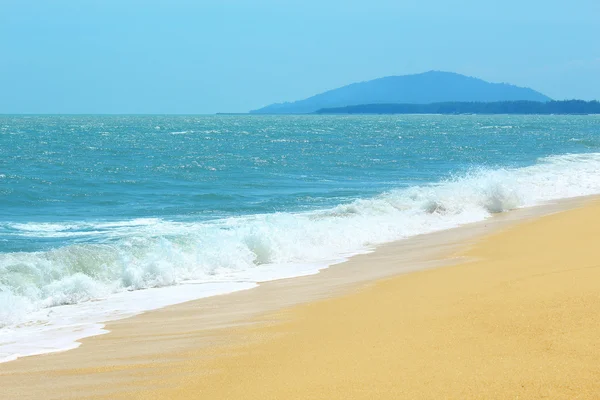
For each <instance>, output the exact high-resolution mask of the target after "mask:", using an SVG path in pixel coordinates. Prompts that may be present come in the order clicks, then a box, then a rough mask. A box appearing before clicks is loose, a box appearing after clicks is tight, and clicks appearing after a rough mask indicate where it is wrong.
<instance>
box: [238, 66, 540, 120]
mask: <svg viewBox="0 0 600 400" xmlns="http://www.w3.org/2000/svg"><path fill="white" fill-rule="evenodd" d="M518 100H527V101H539V102H546V101H550V100H552V99H550V98H549V97H548V96H545V95H543V94H542V93H539V92H536V91H535V90H533V89H529V88H523V87H518V86H514V85H509V84H506V83H490V82H486V81H484V80H481V79H477V78H471V77H468V76H465V75H460V74H456V73H453V72H440V71H429V72H425V73H422V74H416V75H403V76H388V77H386V78H379V79H375V80H372V81H367V82H360V83H353V84H351V85H348V86H344V87H341V88H338V89H333V90H329V91H327V92H324V93H321V94H317V95H316V96H312V97H309V98H308V99H305V100H299V101H295V102H293V103H277V104H272V105H270V106H267V107H264V108H261V109H258V110H254V111H250V113H253V114H306V113H312V112H315V111H317V110H320V109H324V108H340V107H347V106H354V105H361V104H429V103H446V102H496V101H518Z"/></svg>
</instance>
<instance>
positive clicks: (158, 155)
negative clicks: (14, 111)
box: [0, 115, 600, 358]
mask: <svg viewBox="0 0 600 400" xmlns="http://www.w3.org/2000/svg"><path fill="white" fill-rule="evenodd" d="M599 170H600V118H599V117H597V116H437V115H431V116H428V115H422V116H406V115H404V116H0V205H1V207H0V327H5V329H11V332H12V334H14V335H17V336H18V326H19V324H23V323H25V322H28V321H29V322H30V321H31V318H33V317H32V316H34V315H35V317H36V318H38V319H39V318H40V315H39V313H40V312H42V311H44V310H49V309H52V308H53V307H58V306H64V305H73V306H74V307H76V306H77V305H81V304H85V303H87V302H88V301H89V300H93V299H108V298H110V297H111V296H113V295H115V294H118V293H127V292H131V291H134V290H142V289H148V288H160V287H162V288H164V287H177V286H180V285H181V286H185V285H186V284H187V283H189V282H190V281H191V282H196V283H215V284H216V283H223V284H226V283H239V282H246V283H253V284H254V283H255V282H256V281H257V280H262V279H272V278H276V277H279V276H290V275H294V274H301V273H308V272H307V271H313V272H314V271H316V269H318V268H320V267H322V266H324V265H327V264H329V263H331V262H334V261H336V260H340V259H342V258H343V257H346V256H348V255H351V254H356V253H357V252H361V251H365V250H368V249H370V248H372V246H375V245H377V244H380V243H384V242H387V241H391V240H397V239H401V238H404V237H408V236H411V235H415V234H420V233H426V232H431V231H435V230H439V229H447V228H450V227H453V226H457V225H460V224H463V223H468V222H473V221H477V220H481V219H484V218H487V217H489V215H491V214H492V213H495V212H501V211H505V210H509V209H512V208H516V207H524V206H530V205H535V204H539V203H541V202H544V201H549V200H553V199H559V198H564V197H572V196H579V195H586V194H592V193H599V192H600V174H599V173H598V171H599ZM311 266H312V267H311ZM230 289H231V287H230ZM234 289H235V288H232V290H234ZM186 290H187V289H186ZM165 293H166V292H165ZM191 296H192V297H193V296H194V295H193V293H192V294H191ZM136 301H139V300H136ZM98 303H102V301H100V302H98ZM123 304H124V305H123ZM126 304H127V298H126V297H124V298H123V302H122V307H125V308H127V306H126ZM15 332H17V333H15ZM14 335H13V336H11V337H14ZM0 338H1V336H0ZM0 343H1V340H0ZM0 355H1V354H0ZM0 358H1V357H0Z"/></svg>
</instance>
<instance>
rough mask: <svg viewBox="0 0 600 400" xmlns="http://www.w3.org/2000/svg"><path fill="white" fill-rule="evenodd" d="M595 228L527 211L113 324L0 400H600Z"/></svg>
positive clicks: (593, 222)
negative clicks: (106, 330) (304, 275)
mask: <svg viewBox="0 0 600 400" xmlns="http://www.w3.org/2000/svg"><path fill="white" fill-rule="evenodd" d="M565 209H567V210H565ZM542 215H543V216H542ZM598 222H600V204H599V203H598V201H597V200H594V201H592V200H590V199H589V198H587V199H575V200H570V201H567V202H562V203H560V204H555V205H549V206H542V207H538V208H534V209H522V210H516V211H513V212H509V213H506V214H503V215H499V216H497V217H495V218H493V219H492V220H488V221H484V222H480V223H476V224H472V225H469V226H464V227H461V228H457V229H453V230H448V231H444V232H438V233H434V234H431V235H422V236H420V237H414V238H411V239H407V240H405V241H400V242H396V243H393V244H389V245H385V246H382V247H380V248H379V249H377V250H376V251H375V252H373V253H371V254H366V255H360V256H356V257H353V258H352V259H350V261H348V262H346V263H344V264H340V265H338V266H334V267H332V268H329V269H327V270H324V271H323V272H321V273H320V274H317V275H313V276H308V277H300V278H294V279H286V280H280V281H275V282H268V283H266V284H263V285H261V286H260V287H259V288H257V289H252V290H248V291H242V292H237V293H234V294H230V295H224V296H217V297H212V298H208V299H202V300H198V301H195V302H189V303H185V304H181V305H176V306H171V307H167V308H164V309H161V310H158V311H154V312H148V313H146V314H143V315H140V316H137V317H133V318H130V319H126V320H122V321H116V322H113V323H111V324H109V325H108V326H107V329H109V330H110V331H111V332H110V333H109V334H106V335H102V336H96V337H92V338H87V339H84V340H83V341H82V346H81V347H79V348H78V349H76V350H72V351H68V352H62V353H55V354H48V355H43V356H35V357H26V358H22V359H19V360H17V361H14V362H10V363H5V364H2V365H0V385H1V386H2V390H3V398H20V399H25V398H32V399H35V398H45V399H63V398H64V399H72V398H104V399H116V398H123V399H125V398H139V399H195V398H206V399H254V398H256V399H277V398H285V399H294V398H298V399H338V398H339V399H370V398H375V397H377V398H384V399H386V398H389V399H396V398H407V399H415V398H424V399H427V398H432V399H433V398H452V399H454V398H456V399H465V398H472V399H477V398H486V399H489V398H498V399H506V398H522V399H526V398H569V399H572V398H581V399H587V398H590V399H592V398H597V397H598V394H599V393H600V383H599V382H600V380H598V377H599V376H600V348H599V346H598V342H597V337H598V333H599V332H598V331H599V329H600V328H599V326H600V324H599V323H600V320H599V317H598V313H597V310H598V309H599V308H598V307H599V306H600V295H599V294H598V284H597V282H598V278H599V275H600V266H599V265H598V250H597V243H598V240H599V239H600V224H598Z"/></svg>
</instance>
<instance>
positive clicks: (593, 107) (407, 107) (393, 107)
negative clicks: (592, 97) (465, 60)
mask: <svg viewBox="0 0 600 400" xmlns="http://www.w3.org/2000/svg"><path fill="white" fill-rule="evenodd" d="M316 114H600V102H598V101H583V100H565V101H548V102H539V101H496V102H489V103H483V102H447V103H431V104H362V105H357V106H347V107H339V108H322V109H320V110H317V111H316Z"/></svg>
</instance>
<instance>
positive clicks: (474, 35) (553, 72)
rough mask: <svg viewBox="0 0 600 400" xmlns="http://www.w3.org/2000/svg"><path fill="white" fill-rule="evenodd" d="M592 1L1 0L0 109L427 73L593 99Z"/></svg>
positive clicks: (202, 100) (257, 93)
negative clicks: (453, 74) (459, 75)
mask: <svg viewBox="0 0 600 400" xmlns="http://www.w3.org/2000/svg"><path fill="white" fill-rule="evenodd" d="M598 21H600V0H571V1H564V0H561V1H557V0H519V1H516V0H503V1H497V0H490V1H482V0H478V1H475V0H454V1H448V0H408V1H402V0H369V1H358V0H346V1H342V0H318V1H316V0H302V1H300V0H290V1H283V0H279V1H275V0H254V1H249V0H246V1H245V0H218V1H217V0H196V1H191V0H170V1H166V0H165V1H153V0H146V1H137V0H119V1H117V0H52V1H50V0H37V1H33V0H0V113H214V112H218V111H229V112H244V111H248V110H250V109H254V108H258V107H261V106H264V105H267V104H270V103H273V102H279V101H286V100H290V101H291V100H297V99H300V98H304V97H308V96H310V95H313V94H316V93H318V92H322V91H324V90H327V89H333V88H336V87H339V86H342V85H345V84H348V83H352V82H356V81H364V80H369V79H373V78H378V77H382V76H388V75H402V74H409V73H418V72H424V71H428V70H445V71H453V72H459V73H463V74H467V75H471V76H476V77H480V78H482V79H486V80H490V81H493V82H509V83H513V84H517V85H520V86H529V87H532V88H534V89H536V90H539V91H541V92H543V93H545V94H547V95H549V96H550V97H553V98H555V99H564V98H583V99H600V40H598V38H599V37H600V23H599V22H598Z"/></svg>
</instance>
